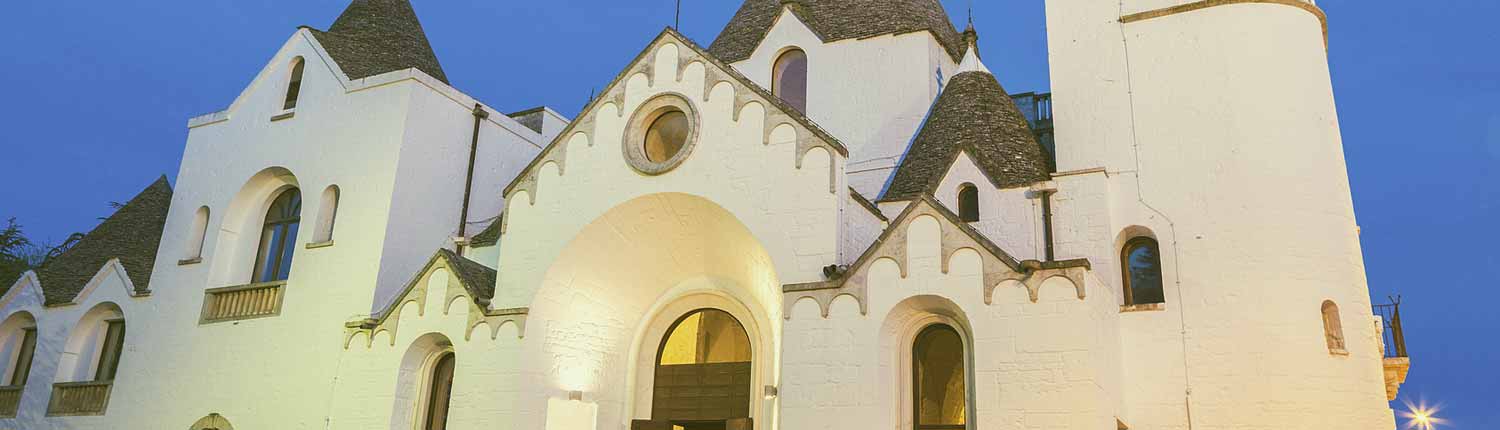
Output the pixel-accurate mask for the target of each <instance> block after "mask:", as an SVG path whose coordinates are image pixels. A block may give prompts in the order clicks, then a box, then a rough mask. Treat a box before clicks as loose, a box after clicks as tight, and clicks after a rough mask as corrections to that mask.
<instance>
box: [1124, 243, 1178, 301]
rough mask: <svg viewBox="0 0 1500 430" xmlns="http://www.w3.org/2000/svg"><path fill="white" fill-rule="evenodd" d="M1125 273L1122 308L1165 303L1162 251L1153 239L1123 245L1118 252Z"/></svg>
mask: <svg viewBox="0 0 1500 430" xmlns="http://www.w3.org/2000/svg"><path fill="white" fill-rule="evenodd" d="M1120 267H1122V268H1123V269H1124V272H1125V273H1124V284H1125V304H1126V305H1145V304H1158V303H1166V302H1167V299H1166V295H1165V293H1164V292H1163V289H1162V271H1161V249H1160V247H1159V246H1157V243H1156V239H1152V238H1149V237H1137V238H1134V239H1131V240H1130V241H1128V242H1125V247H1124V249H1122V250H1121V252H1120Z"/></svg>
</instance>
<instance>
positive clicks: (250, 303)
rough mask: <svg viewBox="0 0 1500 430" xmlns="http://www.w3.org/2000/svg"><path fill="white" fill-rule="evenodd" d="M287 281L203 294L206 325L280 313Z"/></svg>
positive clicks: (202, 320) (221, 289)
mask: <svg viewBox="0 0 1500 430" xmlns="http://www.w3.org/2000/svg"><path fill="white" fill-rule="evenodd" d="M285 290H286V282H268V283H262V284H250V285H241V286H237V287H226V288H215V289H212V290H208V291H206V292H204V296H203V316H202V317H201V322H202V323H203V324H209V323H217V322H225V321H239V320H247V319H252V318H266V317H273V316H276V315H280V314H281V299H282V296H283V295H284V294H283V292H284V291H285Z"/></svg>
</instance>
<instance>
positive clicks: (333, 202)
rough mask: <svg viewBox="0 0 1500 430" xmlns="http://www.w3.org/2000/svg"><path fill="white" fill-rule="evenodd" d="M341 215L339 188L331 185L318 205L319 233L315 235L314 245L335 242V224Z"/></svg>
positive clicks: (324, 191)
mask: <svg viewBox="0 0 1500 430" xmlns="http://www.w3.org/2000/svg"><path fill="white" fill-rule="evenodd" d="M338 215H339V186H338V185H329V186H328V188H327V189H325V190H323V198H322V200H320V201H319V205H318V232H317V234H315V235H313V242H314V243H328V242H332V241H333V224H334V222H336V221H337V220H338Z"/></svg>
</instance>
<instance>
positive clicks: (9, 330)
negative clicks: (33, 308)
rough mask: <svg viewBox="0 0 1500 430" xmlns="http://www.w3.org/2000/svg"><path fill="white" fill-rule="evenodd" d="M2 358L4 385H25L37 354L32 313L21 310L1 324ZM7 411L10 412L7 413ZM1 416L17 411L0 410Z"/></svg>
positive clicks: (0, 357) (34, 323) (0, 345)
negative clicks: (33, 358) (32, 360)
mask: <svg viewBox="0 0 1500 430" xmlns="http://www.w3.org/2000/svg"><path fill="white" fill-rule="evenodd" d="M0 330H3V331H0V333H3V336H4V337H3V338H0V342H3V343H0V347H3V350H0V351H3V352H0V354H4V355H0V360H5V361H3V363H5V365H6V367H5V368H3V369H0V370H3V371H4V372H5V373H4V374H0V378H3V379H4V380H3V381H0V382H3V384H0V386H3V387H24V386H26V380H27V379H29V378H30V376H31V359H32V357H33V356H35V355H36V341H37V339H36V320H35V319H33V318H32V317H31V314H28V313H25V312H21V313H18V314H15V315H13V316H11V317H10V319H9V320H7V321H6V322H5V324H4V325H3V326H0ZM6 412H10V413H9V414H6ZM0 416H15V411H0Z"/></svg>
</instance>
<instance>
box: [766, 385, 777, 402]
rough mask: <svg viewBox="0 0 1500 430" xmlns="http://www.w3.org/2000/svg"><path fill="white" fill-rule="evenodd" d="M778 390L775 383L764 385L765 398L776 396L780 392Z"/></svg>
mask: <svg viewBox="0 0 1500 430" xmlns="http://www.w3.org/2000/svg"><path fill="white" fill-rule="evenodd" d="M780 391H781V390H779V389H777V388H776V386H775V385H767V386H766V399H767V400H770V399H774V398H776V396H778V395H780V394H781V393H780Z"/></svg>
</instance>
